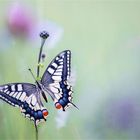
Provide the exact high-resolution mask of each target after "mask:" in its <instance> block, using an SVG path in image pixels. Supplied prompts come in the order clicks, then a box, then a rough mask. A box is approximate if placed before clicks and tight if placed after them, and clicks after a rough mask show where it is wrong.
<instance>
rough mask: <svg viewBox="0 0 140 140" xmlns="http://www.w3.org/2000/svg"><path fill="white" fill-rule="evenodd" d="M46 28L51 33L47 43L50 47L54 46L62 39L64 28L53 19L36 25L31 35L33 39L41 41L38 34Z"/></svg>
mask: <svg viewBox="0 0 140 140" xmlns="http://www.w3.org/2000/svg"><path fill="white" fill-rule="evenodd" d="M44 30H45V31H47V32H48V34H49V37H48V38H47V40H46V44H47V46H48V48H53V47H54V46H55V45H56V44H57V43H58V42H59V40H60V39H61V37H62V35H63V28H62V27H60V26H59V25H57V24H56V23H54V22H52V21H49V20H46V21H43V22H40V23H38V24H37V25H36V27H35V30H34V31H33V32H32V34H31V36H30V37H31V38H32V39H33V40H37V42H39V39H40V38H39V37H38V35H39V33H40V32H41V31H44Z"/></svg>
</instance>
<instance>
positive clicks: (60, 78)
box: [41, 50, 72, 110]
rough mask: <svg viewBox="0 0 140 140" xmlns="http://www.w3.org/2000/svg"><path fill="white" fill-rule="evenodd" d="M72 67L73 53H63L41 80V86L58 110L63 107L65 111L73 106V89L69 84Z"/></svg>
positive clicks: (55, 59)
mask: <svg viewBox="0 0 140 140" xmlns="http://www.w3.org/2000/svg"><path fill="white" fill-rule="evenodd" d="M70 65H71V52H70V51H69V50H66V51H63V52H61V53H60V54H58V55H57V56H56V57H55V58H54V59H53V61H52V62H51V63H50V64H49V66H48V67H47V69H46V71H45V73H44V75H43V76H42V79H41V84H42V85H43V86H44V89H45V90H46V91H47V92H48V93H49V94H50V96H51V97H52V99H53V100H54V102H55V105H56V108H60V107H62V108H63V110H65V109H66V108H67V107H68V106H69V105H70V104H72V97H71V94H72V87H71V85H70V84H69V83H68V79H69V78H70V72H71V71H70V67H71V66H70Z"/></svg>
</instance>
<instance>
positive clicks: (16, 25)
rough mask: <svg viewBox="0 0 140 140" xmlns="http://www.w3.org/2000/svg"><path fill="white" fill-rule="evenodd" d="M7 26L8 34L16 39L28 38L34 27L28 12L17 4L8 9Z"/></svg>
mask: <svg viewBox="0 0 140 140" xmlns="http://www.w3.org/2000/svg"><path fill="white" fill-rule="evenodd" d="M7 25H8V29H9V32H10V33H11V34H12V35H14V36H16V37H28V36H29V35H30V33H31V32H32V30H33V28H34V26H35V25H34V20H33V15H32V14H31V12H30V10H29V9H27V8H26V7H24V6H22V5H20V4H19V3H15V4H13V5H12V6H11V7H10V9H9V11H8V15H7Z"/></svg>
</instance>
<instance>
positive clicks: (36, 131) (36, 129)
mask: <svg viewBox="0 0 140 140" xmlns="http://www.w3.org/2000/svg"><path fill="white" fill-rule="evenodd" d="M34 126H35V134H36V140H38V128H37V125H36V122H34Z"/></svg>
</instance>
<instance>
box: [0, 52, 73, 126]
mask: <svg viewBox="0 0 140 140" xmlns="http://www.w3.org/2000/svg"><path fill="white" fill-rule="evenodd" d="M70 61H71V52H70V51H69V50H65V51H63V52H61V53H60V54H58V55H57V56H56V57H55V58H54V59H53V60H52V62H51V63H50V64H49V65H48V67H47V69H46V70H45V72H44V74H43V76H42V78H41V80H38V81H35V82H36V84H30V83H10V84H5V85H0V98H1V99H2V100H4V101H5V102H7V103H9V104H10V105H12V106H15V107H20V109H21V113H23V114H24V115H25V116H26V117H28V118H30V119H31V120H33V121H34V122H35V124H38V123H39V122H41V121H46V117H47V116H48V111H47V109H46V108H45V107H44V105H43V103H42V101H41V96H42V97H43V98H44V100H45V101H46V102H47V101H48V100H47V96H46V93H48V94H49V95H50V96H51V98H52V100H53V101H54V104H55V107H56V108H57V109H62V110H63V111H65V110H66V108H67V107H69V105H74V104H73V103H72V97H71V94H72V86H71V85H70V84H69V83H68V79H69V78H70ZM74 106H75V105H74Z"/></svg>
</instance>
